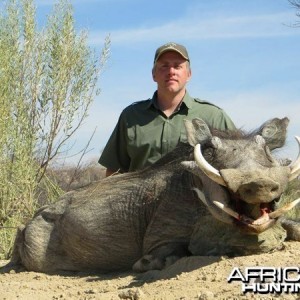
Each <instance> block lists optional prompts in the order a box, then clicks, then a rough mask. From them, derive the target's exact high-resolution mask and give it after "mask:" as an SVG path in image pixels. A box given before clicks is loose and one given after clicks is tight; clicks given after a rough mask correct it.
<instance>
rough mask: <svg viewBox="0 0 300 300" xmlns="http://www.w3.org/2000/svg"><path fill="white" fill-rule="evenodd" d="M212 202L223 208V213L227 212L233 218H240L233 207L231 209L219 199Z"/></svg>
mask: <svg viewBox="0 0 300 300" xmlns="http://www.w3.org/2000/svg"><path fill="white" fill-rule="evenodd" d="M213 203H214V204H215V205H216V206H218V207H219V208H220V209H221V210H223V211H224V212H225V213H227V214H228V215H230V216H232V217H234V218H235V219H237V220H239V219H240V215H239V214H238V213H237V212H236V211H234V210H233V209H231V208H230V207H228V206H225V205H224V204H223V203H221V202H219V201H213Z"/></svg>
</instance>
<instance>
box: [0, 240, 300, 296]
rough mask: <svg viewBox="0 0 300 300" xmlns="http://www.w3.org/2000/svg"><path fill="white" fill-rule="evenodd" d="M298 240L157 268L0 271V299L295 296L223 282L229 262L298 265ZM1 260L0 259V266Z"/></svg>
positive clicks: (281, 265)
mask: <svg viewBox="0 0 300 300" xmlns="http://www.w3.org/2000/svg"><path fill="white" fill-rule="evenodd" d="M299 246H300V244H299V242H286V243H285V249H284V250H281V251H277V252H274V253H268V254H262V255H252V256H244V257H235V258H226V257H207V256H206V257H203V256H202V257H200V256H194V257H187V258H183V259H181V260H179V261H178V262H177V263H175V264H173V265H171V266H170V267H168V268H167V269H165V270H163V271H149V272H147V273H144V274H136V273H133V272H127V273H114V274H109V275H107V274H106V275H100V274H84V273H80V274H78V273H77V274H74V273H68V274H60V275H47V274H42V273H36V272H25V271H23V272H15V271H10V272H9V273H4V274H0V299H38V300H40V299H41V300H43V299H101V300H102V299H104V300H105V299H110V300H117V299H134V300H140V299H141V300H143V299H147V300H148V299H150V300H151V299H203V300H204V299H300V293H298V295H297V294H291V293H290V294H284V293H283V294H265V295H264V294H261V295H257V294H253V293H246V294H243V293H242V287H241V284H240V282H236V281H234V282H232V283H228V282H227V278H228V276H229V275H230V273H231V271H232V270H233V268H234V267H239V268H240V270H241V271H242V272H244V268H245V267H255V266H267V267H270V266H272V267H280V268H283V267H296V266H298V267H299V263H300V257H299ZM5 263H6V262H4V261H0V265H4V264H5Z"/></svg>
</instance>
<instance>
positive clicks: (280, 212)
mask: <svg viewBox="0 0 300 300" xmlns="http://www.w3.org/2000/svg"><path fill="white" fill-rule="evenodd" d="M298 203H300V198H298V199H296V200H294V201H293V202H290V203H288V204H286V205H284V206H283V207H280V208H278V209H277V210H275V211H273V212H271V213H269V217H270V218H271V219H276V218H278V217H280V216H281V215H283V214H284V213H286V212H288V211H289V210H291V209H292V208H294V207H295V206H296V205H297V204H298Z"/></svg>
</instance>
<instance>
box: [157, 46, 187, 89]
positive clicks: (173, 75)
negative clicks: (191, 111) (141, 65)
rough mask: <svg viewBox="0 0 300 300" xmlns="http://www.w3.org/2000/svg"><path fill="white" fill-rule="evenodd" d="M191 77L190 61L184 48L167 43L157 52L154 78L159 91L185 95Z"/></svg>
mask: <svg viewBox="0 0 300 300" xmlns="http://www.w3.org/2000/svg"><path fill="white" fill-rule="evenodd" d="M191 75H192V73H191V69H190V59H189V55H188V52H187V50H186V48H185V47H184V46H182V45H179V44H176V43H167V44H165V45H162V46H161V47H159V48H158V49H157V50H156V52H155V56H154V65H153V69H152V77H153V80H154V81H155V82H156V83H157V86H158V91H161V92H162V91H164V92H171V93H180V92H182V93H183V92H184V91H185V85H186V83H187V82H188V81H189V80H190V78H191Z"/></svg>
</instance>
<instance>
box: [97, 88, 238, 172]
mask: <svg viewBox="0 0 300 300" xmlns="http://www.w3.org/2000/svg"><path fill="white" fill-rule="evenodd" d="M156 103H157V94H156V92H155V93H154V95H153V98H152V99H148V100H144V101H139V102H135V103H133V104H131V105H129V106H128V107H126V108H125V109H124V110H123V112H122V113H121V115H120V118H119V120H118V123H117V125H116V127H115V129H114V131H113V133H112V135H111V137H110V139H109V140H108V143H107V145H106V146H105V148H104V150H103V152H102V154H101V157H100V159H99V163H100V164H101V165H103V166H104V167H106V168H107V169H110V170H112V171H117V170H119V171H120V172H128V171H135V170H139V169H142V168H144V167H146V166H148V165H151V164H153V163H155V162H156V161H157V160H159V159H160V158H161V157H163V156H164V155H166V154H167V153H168V152H170V151H171V150H173V149H174V148H175V147H176V146H177V144H178V143H179V142H187V138H186V130H185V127H184V122H183V120H184V119H189V120H192V119H194V118H196V117H198V118H201V119H203V120H204V121H205V122H206V123H207V124H208V125H209V126H211V127H214V128H217V129H221V130H226V129H229V130H230V129H235V126H234V124H233V122H232V121H231V119H230V118H229V117H228V116H227V115H226V113H225V112H224V111H223V110H222V109H220V108H219V107H217V106H215V105H213V104H211V103H209V102H206V101H202V100H199V99H194V98H191V97H190V96H189V94H188V93H186V94H185V96H184V98H183V101H182V103H181V105H180V107H179V108H178V109H177V110H176V111H175V112H174V113H173V114H172V115H171V116H170V117H167V116H166V115H164V113H163V112H162V111H160V110H159V109H158V108H157V106H156Z"/></svg>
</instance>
